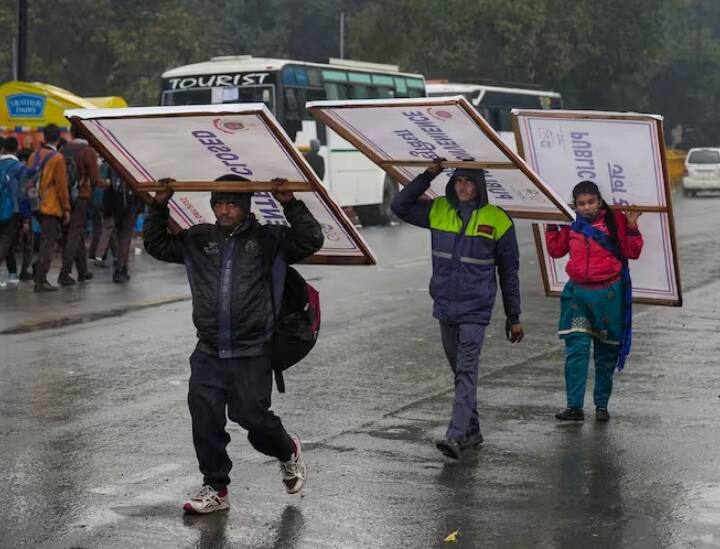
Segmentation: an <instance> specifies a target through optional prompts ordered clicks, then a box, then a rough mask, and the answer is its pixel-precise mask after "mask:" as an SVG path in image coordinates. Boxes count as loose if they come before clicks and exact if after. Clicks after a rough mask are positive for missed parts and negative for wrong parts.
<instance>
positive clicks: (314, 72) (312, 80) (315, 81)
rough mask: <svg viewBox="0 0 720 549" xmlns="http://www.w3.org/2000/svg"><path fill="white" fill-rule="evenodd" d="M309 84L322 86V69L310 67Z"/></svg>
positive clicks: (317, 86)
mask: <svg viewBox="0 0 720 549" xmlns="http://www.w3.org/2000/svg"><path fill="white" fill-rule="evenodd" d="M307 75H308V86H312V87H313V88H322V78H321V76H320V69H308V71H307Z"/></svg>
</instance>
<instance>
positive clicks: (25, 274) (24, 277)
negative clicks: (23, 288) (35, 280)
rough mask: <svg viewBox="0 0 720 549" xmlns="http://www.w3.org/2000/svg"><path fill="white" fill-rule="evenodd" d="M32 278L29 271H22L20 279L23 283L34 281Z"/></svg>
mask: <svg viewBox="0 0 720 549" xmlns="http://www.w3.org/2000/svg"><path fill="white" fill-rule="evenodd" d="M32 277H33V276H32V274H30V273H29V272H28V270H27V269H23V270H22V271H20V276H19V277H18V278H19V279H20V280H22V281H23V282H27V281H28V280H32Z"/></svg>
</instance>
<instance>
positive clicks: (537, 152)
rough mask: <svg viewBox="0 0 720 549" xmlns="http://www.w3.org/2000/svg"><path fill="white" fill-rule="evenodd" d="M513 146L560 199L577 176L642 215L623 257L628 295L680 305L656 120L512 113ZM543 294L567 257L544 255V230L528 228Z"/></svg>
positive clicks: (556, 290) (557, 281)
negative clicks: (634, 245) (634, 242)
mask: <svg viewBox="0 0 720 549" xmlns="http://www.w3.org/2000/svg"><path fill="white" fill-rule="evenodd" d="M513 124H514V129H515V137H516V140H517V145H518V151H520V154H521V155H522V156H523V157H524V158H525V160H526V161H527V162H528V163H529V164H530V165H531V166H532V167H533V169H534V170H535V171H536V172H537V173H539V174H540V175H541V177H543V178H544V179H545V181H549V182H551V185H552V186H553V188H554V189H555V190H556V191H557V192H558V193H559V194H560V195H561V196H562V197H563V198H564V199H565V200H566V201H568V202H570V201H571V200H572V189H573V187H574V186H575V185H576V184H577V183H579V182H580V181H583V180H590V181H594V182H595V183H597V185H598V187H599V188H600V192H601V193H602V195H603V198H605V201H606V202H607V203H608V204H609V205H610V207H611V208H614V209H620V210H626V211H627V210H636V211H641V212H643V215H642V216H641V217H640V219H639V221H638V226H639V228H640V232H641V233H642V235H643V239H644V241H645V244H644V247H643V252H642V254H641V256H640V258H639V259H638V260H637V261H630V272H631V275H632V279H633V300H634V301H635V302H638V303H648V304H654V305H674V306H681V305H682V291H681V285H680V272H679V268H678V256H677V244H676V238H675V227H674V221H673V211H672V202H671V192H670V185H669V179H668V175H667V167H666V163H665V148H664V145H663V143H664V141H663V133H662V117H660V116H654V115H644V114H627V113H609V112H592V111H588V112H586V111H554V110H550V111H524V110H514V111H513ZM533 229H534V233H535V242H536V247H537V250H538V255H539V256H540V257H539V258H540V267H541V270H542V277H543V283H544V286H545V292H546V294H548V295H554V296H558V295H560V293H561V292H562V289H563V286H564V285H565V282H566V281H567V275H566V274H565V264H566V262H567V258H564V259H560V260H556V259H553V258H551V257H550V256H549V255H548V253H547V247H546V245H545V238H544V234H543V233H544V230H543V228H542V227H539V226H537V225H536V226H534V228H533Z"/></svg>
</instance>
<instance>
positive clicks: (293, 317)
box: [260, 227, 320, 393]
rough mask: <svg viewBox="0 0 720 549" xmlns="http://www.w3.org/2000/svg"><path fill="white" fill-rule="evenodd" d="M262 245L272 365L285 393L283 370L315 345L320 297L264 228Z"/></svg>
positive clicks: (279, 388)
mask: <svg viewBox="0 0 720 549" xmlns="http://www.w3.org/2000/svg"><path fill="white" fill-rule="evenodd" d="M261 230H262V232H263V234H262V235H261V238H260V240H261V242H262V248H263V254H264V256H265V272H266V274H267V276H268V279H269V280H270V294H271V296H272V305H273V311H275V323H274V330H273V339H272V353H271V362H272V366H273V371H274V373H275V383H276V385H277V388H278V391H279V392H281V393H284V392H285V380H284V379H283V374H282V373H283V370H287V369H288V368H290V366H293V365H295V364H297V363H298V362H300V361H301V360H302V359H303V358H305V356H307V354H308V353H309V352H310V351H311V350H312V348H313V347H314V346H315V342H316V341H317V338H318V334H319V332H320V294H319V293H318V291H317V290H316V289H315V288H313V287H312V286H311V285H310V284H308V283H307V282H306V280H305V279H304V278H303V277H302V275H301V274H300V273H299V272H297V271H296V270H295V269H293V268H292V267H290V266H289V265H288V264H287V262H286V261H285V258H284V257H282V254H280V253H279V252H278V250H277V247H276V243H275V241H274V239H273V238H272V235H271V234H270V231H269V230H268V229H267V228H266V227H263V228H262V229H261Z"/></svg>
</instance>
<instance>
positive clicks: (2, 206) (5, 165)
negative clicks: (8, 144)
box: [0, 159, 22, 222]
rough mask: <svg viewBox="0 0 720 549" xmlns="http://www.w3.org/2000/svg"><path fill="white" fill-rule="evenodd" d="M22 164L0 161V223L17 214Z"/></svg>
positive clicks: (8, 160) (7, 160)
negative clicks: (16, 202) (16, 207)
mask: <svg viewBox="0 0 720 549" xmlns="http://www.w3.org/2000/svg"><path fill="white" fill-rule="evenodd" d="M21 170H22V164H21V163H20V162H16V161H13V160H10V159H6V160H2V161H0V222H5V221H7V220H8V219H10V218H11V217H12V216H13V214H14V213H15V201H16V199H17V197H16V196H15V195H16V194H17V185H18V181H17V178H18V176H19V173H20V171H21Z"/></svg>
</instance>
